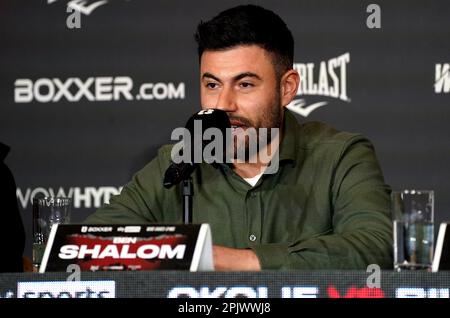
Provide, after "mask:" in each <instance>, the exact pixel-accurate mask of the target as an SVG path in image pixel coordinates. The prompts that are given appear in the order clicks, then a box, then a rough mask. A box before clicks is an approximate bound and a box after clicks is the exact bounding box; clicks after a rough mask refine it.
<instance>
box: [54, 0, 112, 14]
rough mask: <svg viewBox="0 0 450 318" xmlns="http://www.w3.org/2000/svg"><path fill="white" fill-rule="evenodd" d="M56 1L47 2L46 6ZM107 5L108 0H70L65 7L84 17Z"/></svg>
mask: <svg viewBox="0 0 450 318" xmlns="http://www.w3.org/2000/svg"><path fill="white" fill-rule="evenodd" d="M57 1H58V0H47V4H52V3H54V2H57ZM107 3H108V0H98V1H96V0H94V1H91V0H70V1H69V2H67V7H68V8H71V9H73V10H75V11H78V12H81V13H83V14H85V15H90V14H91V13H92V12H93V11H94V10H95V9H97V8H98V7H100V6H102V5H105V4H107Z"/></svg>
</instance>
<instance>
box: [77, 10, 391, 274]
mask: <svg viewBox="0 0 450 318" xmlns="http://www.w3.org/2000/svg"><path fill="white" fill-rule="evenodd" d="M195 38H196V41H197V44H198V53H199V59H200V86H201V92H200V93H201V94H200V95H201V105H202V108H203V109H207V108H217V109H221V110H223V111H225V112H226V113H227V114H228V116H229V118H230V122H231V125H232V127H233V128H234V129H236V128H239V129H240V132H238V134H239V133H243V132H245V131H246V130H248V129H249V128H255V129H257V130H258V129H259V128H279V134H278V136H277V137H278V138H279V140H280V144H279V147H278V145H277V144H272V145H270V147H271V153H272V154H274V153H276V154H277V157H276V158H277V160H278V170H277V171H275V172H273V171H272V172H271V173H270V174H269V173H264V172H265V171H266V168H267V166H268V164H267V162H260V161H256V162H240V163H239V162H235V163H234V164H226V163H224V164H217V165H208V164H205V163H202V164H200V165H199V167H198V168H197V169H196V170H195V172H194V173H193V175H192V178H193V182H194V187H195V196H194V197H193V207H194V215H193V222H194V223H209V224H210V226H211V229H212V235H213V242H214V247H213V253H214V264H215V268H216V269H217V270H260V269H365V268H366V267H367V265H369V264H378V265H380V266H381V267H383V268H389V267H391V264H392V226H391V218H390V214H389V192H390V189H389V187H388V186H387V185H386V184H385V183H384V180H383V176H382V173H381V170H380V167H379V164H378V162H377V159H376V157H375V154H374V149H373V146H372V145H371V143H370V142H369V141H368V140H367V139H365V138H364V137H362V136H360V135H357V134H350V133H345V132H339V131H337V130H335V129H333V128H332V127H330V126H328V125H326V124H322V123H317V122H315V123H314V122H313V123H305V124H299V123H298V122H297V120H296V119H295V117H294V116H293V115H292V114H291V113H290V112H289V111H287V110H286V109H285V107H286V106H287V105H288V104H289V103H290V102H291V101H292V99H293V98H294V97H295V95H296V92H297V89H298V86H299V82H300V80H301V79H300V78H299V74H298V73H297V72H296V71H295V70H294V69H293V68H292V67H293V55H294V41H293V37H292V34H291V32H290V31H289V29H288V28H287V26H286V24H285V23H284V22H283V20H282V19H281V18H280V17H279V16H278V15H276V14H275V13H273V12H272V11H269V10H266V9H263V8H261V7H258V6H254V5H246V6H238V7H235V8H231V9H228V10H226V11H224V12H222V13H220V14H219V15H218V16H216V17H215V18H213V19H212V20H210V21H208V22H202V23H200V24H199V26H198V28H197V32H196V34H195ZM170 153H171V146H164V147H162V148H161V149H160V150H159V152H158V155H157V157H156V158H155V159H154V160H153V161H151V162H150V163H149V164H148V165H147V166H146V167H144V168H143V169H142V170H141V171H139V172H138V173H137V174H136V175H135V176H134V177H133V180H132V181H131V182H130V183H129V184H128V185H126V186H125V187H124V188H123V190H122V192H121V194H120V195H118V196H116V197H113V198H112V199H111V203H110V204H109V205H106V206H104V207H102V208H100V209H99V210H98V211H97V212H96V213H94V214H93V215H91V216H90V217H89V218H88V219H87V220H86V222H88V223H97V224H100V223H153V222H157V223H180V221H181V219H182V214H181V211H182V202H181V198H180V189H179V188H177V187H174V188H171V189H165V188H164V187H163V186H162V179H163V176H164V172H165V170H166V169H167V167H168V166H169V165H170V160H171V156H170ZM274 158H275V157H274ZM272 160H274V159H272Z"/></svg>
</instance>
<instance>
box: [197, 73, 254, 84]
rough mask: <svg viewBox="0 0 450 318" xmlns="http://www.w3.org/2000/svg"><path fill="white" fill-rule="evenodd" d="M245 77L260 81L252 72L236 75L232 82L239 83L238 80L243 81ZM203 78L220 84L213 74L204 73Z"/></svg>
mask: <svg viewBox="0 0 450 318" xmlns="http://www.w3.org/2000/svg"><path fill="white" fill-rule="evenodd" d="M245 77H253V78H256V79H258V80H261V77H260V76H259V75H258V74H255V73H252V72H244V73H241V74H238V75H236V76H234V77H233V81H239V80H241V79H243V78H245ZM204 78H212V79H213V80H215V81H218V82H219V83H221V82H222V81H221V80H220V79H219V78H218V77H217V76H214V75H213V74H211V73H208V72H206V73H204V74H203V75H202V79H204Z"/></svg>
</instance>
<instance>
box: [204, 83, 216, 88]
mask: <svg viewBox="0 0 450 318" xmlns="http://www.w3.org/2000/svg"><path fill="white" fill-rule="evenodd" d="M217 86H218V85H217V83H206V87H207V88H209V89H215V88H217Z"/></svg>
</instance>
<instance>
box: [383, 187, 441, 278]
mask: <svg viewBox="0 0 450 318" xmlns="http://www.w3.org/2000/svg"><path fill="white" fill-rule="evenodd" d="M391 209H392V216H393V219H394V269H395V270H397V271H401V270H404V269H407V270H419V269H424V270H428V271H429V270H430V269H431V265H432V261H433V252H434V192H433V191H431V190H402V191H393V192H392V194H391Z"/></svg>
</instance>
